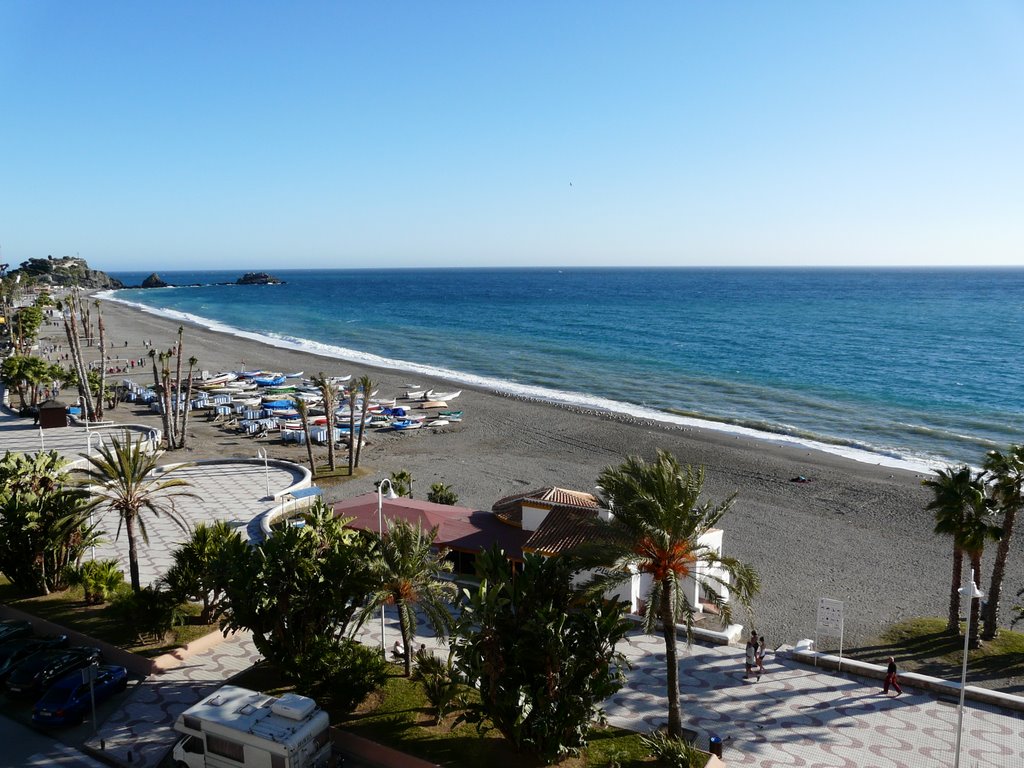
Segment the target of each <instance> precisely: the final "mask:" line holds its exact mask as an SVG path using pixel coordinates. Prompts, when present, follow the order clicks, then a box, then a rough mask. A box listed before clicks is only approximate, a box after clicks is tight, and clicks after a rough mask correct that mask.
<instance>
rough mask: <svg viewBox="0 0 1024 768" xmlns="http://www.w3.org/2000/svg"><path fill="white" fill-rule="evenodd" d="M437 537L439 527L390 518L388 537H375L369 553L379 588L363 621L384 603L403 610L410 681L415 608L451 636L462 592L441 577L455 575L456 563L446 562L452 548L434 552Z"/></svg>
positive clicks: (439, 632)
mask: <svg viewBox="0 0 1024 768" xmlns="http://www.w3.org/2000/svg"><path fill="white" fill-rule="evenodd" d="M436 537H437V529H436V528H432V529H431V530H429V531H424V530H423V528H422V526H420V525H417V526H416V527H413V526H412V525H411V524H410V523H408V522H407V521H405V520H402V519H396V520H391V521H389V522H388V532H387V535H385V536H384V537H383V538H381V537H380V536H376V535H375V536H374V540H373V544H372V549H371V552H370V556H371V558H372V560H371V565H370V568H371V571H372V573H373V575H374V577H375V581H376V583H377V586H376V587H375V588H374V590H373V591H372V592H371V593H370V595H369V598H368V599H367V602H366V605H365V607H364V608H363V610H362V613H361V615H360V623H362V622H364V621H366V620H367V619H368V618H370V617H372V616H374V615H375V614H376V613H377V612H378V611H380V609H381V608H382V607H383V606H385V605H393V606H395V607H396V608H397V609H398V624H399V627H401V630H402V645H403V646H404V647H405V676H406V677H408V676H409V675H410V674H412V656H413V652H414V649H413V630H414V629H415V627H416V608H417V607H418V608H420V610H422V611H423V613H424V614H425V615H426V617H427V621H428V622H429V623H430V625H431V627H433V629H434V632H435V633H436V634H437V635H438V637H443V636H445V635H447V634H448V632H449V631H450V629H451V623H452V617H451V614H450V613H449V612H448V606H450V605H451V604H453V603H454V602H455V597H456V595H457V594H458V588H457V587H456V585H455V583H454V582H451V581H445V580H444V579H442V578H440V577H441V576H442V574H446V573H450V572H451V570H452V564H451V563H450V562H449V561H448V560H446V559H445V557H446V555H447V554H448V550H447V549H441V550H435V549H434V539H435V538H436Z"/></svg>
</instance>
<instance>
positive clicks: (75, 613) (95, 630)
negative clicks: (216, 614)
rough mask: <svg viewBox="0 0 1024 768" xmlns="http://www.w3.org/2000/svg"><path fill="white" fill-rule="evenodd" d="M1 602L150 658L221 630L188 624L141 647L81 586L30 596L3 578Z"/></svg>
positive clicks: (0, 579)
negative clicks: (87, 598)
mask: <svg viewBox="0 0 1024 768" xmlns="http://www.w3.org/2000/svg"><path fill="white" fill-rule="evenodd" d="M0 602H2V603H4V604H6V605H9V606H11V607H12V608H17V609H18V610H19V611H24V612H25V613H29V614H32V615H33V616H38V617H39V618H41V619H46V620H47V621H52V622H53V623H54V624H60V625H61V626H62V627H67V628H68V629H73V630H75V631H76V632H81V633H83V634H86V635H89V636H90V637H95V638H96V639H97V640H104V641H106V642H108V643H110V644H111V645H116V646H117V647H118V648H123V649H124V650H126V651H130V652H131V653H137V654H139V655H140V656H147V657H152V656H159V655H161V654H163V653H167V652H168V651H170V650H172V649H174V648H178V647H180V646H182V645H185V644H186V643H190V642H192V641H193V640H196V639H197V638H200V637H202V636H203V635H207V634H209V633H210V632H213V631H215V630H216V629H217V627H216V626H215V625H206V624H185V625H182V626H180V627H175V628H174V629H173V630H172V631H171V632H170V633H169V634H168V635H167V637H166V638H165V639H164V640H163V641H161V642H157V643H149V644H140V643H139V640H138V637H137V635H136V633H135V631H134V630H133V629H132V628H131V627H129V626H127V625H126V624H125V623H124V622H122V621H121V620H120V618H119V617H118V616H117V614H116V612H115V611H114V610H113V609H112V608H111V606H110V604H109V603H108V604H105V605H86V603H85V602H84V596H83V593H82V589H81V587H72V588H71V589H68V590H65V591H63V592H54V593H52V594H49V595H38V596H33V597H26V596H25V595H23V594H21V593H20V592H19V591H18V590H17V589H16V588H15V587H14V586H13V585H12V584H11V583H10V582H9V581H7V579H6V578H4V577H2V576H0ZM184 610H185V612H186V613H188V614H190V615H198V614H199V606H186V607H185V609H184Z"/></svg>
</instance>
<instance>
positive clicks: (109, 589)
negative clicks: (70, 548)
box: [67, 560, 124, 605]
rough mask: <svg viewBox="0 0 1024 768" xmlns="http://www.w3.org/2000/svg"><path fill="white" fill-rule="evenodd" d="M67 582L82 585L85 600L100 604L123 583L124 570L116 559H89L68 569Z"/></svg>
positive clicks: (91, 603)
mask: <svg viewBox="0 0 1024 768" xmlns="http://www.w3.org/2000/svg"><path fill="white" fill-rule="evenodd" d="M67 578H68V583H69V584H71V585H77V586H81V587H82V591H83V592H84V593H85V602H87V603H89V604H90V605H102V604H103V603H105V602H107V600H109V599H110V598H111V596H113V595H114V594H115V593H116V592H117V590H118V588H119V587H120V586H121V585H122V584H124V572H123V571H122V570H121V566H120V564H119V563H118V562H117V560H90V561H88V562H85V563H82V564H81V565H80V566H78V567H77V568H71V569H69V570H68V577H67Z"/></svg>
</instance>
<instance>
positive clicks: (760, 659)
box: [757, 635, 765, 680]
mask: <svg viewBox="0 0 1024 768" xmlns="http://www.w3.org/2000/svg"><path fill="white" fill-rule="evenodd" d="M764 654H765V640H764V635H761V640H760V642H759V643H758V646H757V679H758V680H760V679H761V675H762V674H763V673H764Z"/></svg>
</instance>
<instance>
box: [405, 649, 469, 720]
mask: <svg viewBox="0 0 1024 768" xmlns="http://www.w3.org/2000/svg"><path fill="white" fill-rule="evenodd" d="M412 677H413V680H418V681H420V683H422V684H423V693H424V695H425V696H426V697H427V701H429V702H430V705H431V706H432V707H433V708H434V724H435V725H440V724H441V721H442V720H443V719H444V716H445V715H447V714H448V713H449V712H451V711H452V710H453V709H459V708H461V707H462V706H464V702H465V693H466V686H465V684H464V683H463V681H462V679H461V677H460V676H459V674H458V673H457V672H456V671H455V670H454V669H453V668H452V662H451V659H448V661H447V662H444V661H442V660H441V659H439V658H438V657H437V656H434V655H433V654H432V653H427V652H425V651H418V652H417V653H416V671H415V672H413V676H412Z"/></svg>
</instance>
